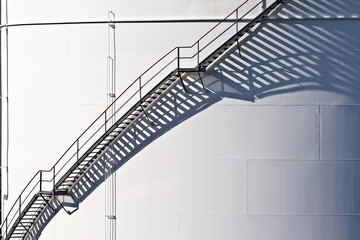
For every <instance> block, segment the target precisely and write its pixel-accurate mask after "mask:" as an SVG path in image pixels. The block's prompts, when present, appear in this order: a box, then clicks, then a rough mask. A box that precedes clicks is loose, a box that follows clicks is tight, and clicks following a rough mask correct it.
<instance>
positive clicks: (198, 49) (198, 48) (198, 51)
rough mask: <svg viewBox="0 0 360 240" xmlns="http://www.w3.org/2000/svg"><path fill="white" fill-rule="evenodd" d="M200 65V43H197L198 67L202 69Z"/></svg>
mask: <svg viewBox="0 0 360 240" xmlns="http://www.w3.org/2000/svg"><path fill="white" fill-rule="evenodd" d="M199 64H200V41H198V42H197V65H198V68H200V66H199Z"/></svg>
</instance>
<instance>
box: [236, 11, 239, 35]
mask: <svg viewBox="0 0 360 240" xmlns="http://www.w3.org/2000/svg"><path fill="white" fill-rule="evenodd" d="M238 32H239V9H238V8H237V9H236V33H238Z"/></svg>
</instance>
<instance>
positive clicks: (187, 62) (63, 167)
mask: <svg viewBox="0 0 360 240" xmlns="http://www.w3.org/2000/svg"><path fill="white" fill-rule="evenodd" d="M250 2H253V4H250ZM262 2H263V1H262V0H261V1H257V2H255V3H254V1H250V0H246V1H244V2H243V3H242V4H241V5H240V6H239V7H237V8H236V9H235V10H234V11H232V12H231V13H230V14H229V15H228V16H226V17H225V18H224V19H223V20H222V21H220V22H219V23H217V24H216V25H215V26H214V27H213V28H211V29H210V30H209V31H208V32H206V33H205V34H204V35H203V36H201V37H200V38H199V39H198V40H197V41H196V42H195V43H194V44H192V45H189V46H178V47H175V48H173V49H171V50H170V51H169V52H167V53H166V54H165V55H164V56H162V57H161V58H160V59H159V60H158V61H156V62H155V63H154V64H153V65H151V66H150V67H149V68H148V69H146V70H145V71H144V72H143V73H142V74H141V75H140V76H139V77H138V78H136V79H135V80H134V81H133V82H132V83H131V84H130V85H129V86H128V87H127V88H126V89H125V90H124V91H123V92H122V93H121V94H120V95H119V96H118V97H117V98H116V99H115V101H114V102H113V103H112V104H111V105H110V106H109V107H107V108H106V109H105V111H103V112H102V113H101V114H100V115H99V116H98V117H97V118H96V119H95V121H94V122H93V123H91V124H90V126H89V127H87V128H86V129H85V131H84V132H83V133H82V134H81V135H80V136H79V137H78V138H77V139H76V140H75V141H74V142H73V143H72V144H71V145H70V147H69V148H68V149H67V150H66V151H65V153H64V154H63V155H62V156H61V157H60V158H59V160H57V161H56V163H55V164H54V166H53V167H52V168H51V169H50V170H39V171H38V172H37V173H36V174H35V176H34V177H33V178H32V179H31V180H30V181H29V182H28V183H27V185H26V186H25V188H24V190H23V191H22V192H21V193H20V195H19V197H18V198H17V199H16V201H15V203H14V205H13V206H12V207H11V208H10V210H9V212H8V214H7V216H6V218H5V220H4V221H3V223H2V225H1V235H2V238H4V239H6V238H7V237H8V233H9V229H10V228H11V227H12V225H13V224H14V223H15V222H16V220H17V219H18V218H20V217H21V215H22V214H23V210H24V206H25V207H26V206H27V205H28V204H29V203H30V201H31V198H32V197H33V196H35V194H37V193H39V192H48V193H55V191H56V189H55V185H56V183H57V182H58V181H59V180H60V178H61V177H62V176H63V175H64V174H65V173H66V172H67V170H69V169H70V167H71V166H72V165H73V164H75V163H76V162H77V160H79V157H80V156H82V155H83V154H84V153H85V152H86V150H87V149H89V147H91V146H92V144H94V143H95V142H96V140H97V139H98V138H99V137H100V136H102V135H103V134H104V132H106V124H107V121H108V119H111V117H115V118H116V119H120V117H121V116H122V115H123V114H124V113H126V112H127V111H128V110H129V109H131V107H132V106H133V105H134V104H136V103H137V102H138V101H139V99H140V100H141V97H142V96H143V95H144V94H143V93H147V92H149V91H150V90H151V89H153V87H154V86H156V85H157V84H158V83H159V82H160V81H161V80H163V79H164V78H165V77H166V76H167V75H168V73H169V72H172V71H174V70H176V69H184V68H188V67H190V66H192V68H193V66H196V67H195V68H194V69H197V70H199V69H200V68H201V66H200V63H201V62H202V61H203V60H204V59H205V58H206V57H207V56H209V54H211V53H212V52H213V51H215V50H216V49H218V48H219V46H221V44H223V43H224V42H225V41H226V40H228V39H229V37H232V36H233V35H234V34H236V33H237V32H238V31H239V27H240V26H239V25H240V24H244V23H241V22H240V20H242V19H244V18H245V17H246V16H249V15H250V14H252V13H254V12H256V13H257V12H262V9H261V6H260V5H261V3H262ZM240 8H241V11H242V12H243V14H242V15H241V16H239V15H240ZM256 13H254V14H256ZM254 16H257V14H256V15H254ZM250 17H252V16H250ZM155 79H159V81H155ZM115 106H116V107H115ZM113 107H115V109H116V111H115V113H114V115H112V116H109V109H110V108H113Z"/></svg>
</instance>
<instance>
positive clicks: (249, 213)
mask: <svg viewBox="0 0 360 240" xmlns="http://www.w3.org/2000/svg"><path fill="white" fill-rule="evenodd" d="M240 3H241V2H238V1H234V0H231V1H221V0H218V1H205V0H202V1H197V0H187V1H184V0H171V1H168V0H167V1H165V0H162V1H157V2H156V3H154V2H151V1H145V0H137V1H130V2H128V1H122V0H121V1H101V2H100V1H85V0H82V1H80V0H79V1H67V2H64V1H45V0H44V1H28V0H27V1H25V0H17V1H15V0H13V1H9V3H8V4H9V6H8V11H9V16H8V21H9V24H12V23H24V22H57V21H74V20H79V21H82V20H84V21H88V20H106V19H107V11H108V10H112V11H113V12H115V14H116V18H117V19H119V20H122V19H125V20H128V19H136V20H138V19H211V18H213V19H220V18H222V17H224V16H226V15H227V14H228V13H229V12H231V11H232V10H233V9H235V8H236V7H237V6H238V5H240ZM270 3H271V1H269V2H266V4H265V5H267V6H269V5H270ZM2 4H3V5H4V3H2ZM159 6H162V7H159ZM359 17H360V2H359V1H357V0H345V1H341V0H332V1H330V0H328V1H325V0H324V1H316V0H292V1H289V0H288V1H285V3H284V4H283V5H282V6H281V7H280V8H279V9H277V10H276V12H274V13H273V14H272V15H271V16H270V17H269V19H267V20H265V21H264V22H262V23H261V24H260V25H259V26H258V27H257V28H256V29H254V30H253V32H251V33H250V34H249V35H248V36H246V37H244V38H242V39H241V41H240V46H241V47H240V49H241V54H239V50H238V47H237V45H234V46H233V47H232V48H230V49H229V50H228V51H227V52H226V53H225V55H224V56H222V57H221V59H219V60H218V61H217V62H216V63H215V64H213V65H212V66H211V67H210V68H209V69H208V70H207V72H206V74H205V75H203V76H202V80H203V82H204V85H205V87H206V89H207V91H204V90H203V88H202V86H201V85H200V81H199V78H198V76H197V75H188V76H187V77H186V79H185V84H186V86H187V89H188V90H187V93H184V91H183V90H182V85H181V84H180V82H179V84H177V85H175V86H173V88H172V89H170V90H169V93H168V94H167V97H166V98H163V99H161V101H159V103H158V105H157V106H158V111H157V112H156V113H155V114H154V116H153V119H152V120H153V121H154V122H155V126H157V127H158V129H160V130H159V131H157V132H155V133H152V134H150V136H148V137H147V138H146V139H145V140H143V139H142V140H140V139H141V137H140V135H141V131H140V130H138V131H139V132H136V131H135V130H134V132H133V138H132V139H131V141H134V143H136V142H137V141H144V144H143V145H142V146H143V147H142V148H141V149H140V150H141V151H140V150H139V151H138V152H137V153H136V154H135V155H134V156H133V157H132V158H131V159H130V160H129V161H128V162H127V163H126V164H125V165H123V166H122V167H121V168H119V169H118V170H117V182H116V188H117V216H116V217H117V220H116V224H117V239H127V240H138V239H156V240H163V239H164V240H172V239H174V240H175V239H176V240H192V239H194V240H195V239H196V240H198V239H204V240H209V239H214V240H215V239H216V240H220V239H221V240H222V239H247V240H248V239H249V240H250V239H254V240H255V239H256V240H257V239H267V240H288V239H293V240H313V239H314V240H315V239H316V240H357V239H358V238H359V236H360V215H359V214H360V161H359V160H360V124H359V123H360V94H359V92H360V71H359V69H360V28H359V23H360V22H359ZM2 21H3V22H4V21H5V19H4V16H3V19H2ZM213 25H214V23H213V22H201V23H200V22H189V23H186V22H185V23H184V22H182V23H146V24H145V23H143V24H140V23H139V24H130V23H128V24H117V25H116V39H117V42H116V49H117V57H118V59H117V71H118V72H117V76H118V79H117V88H118V92H121V91H123V90H124V89H125V88H126V87H127V86H128V85H129V83H131V82H132V81H133V80H134V79H135V78H136V77H137V76H139V75H140V74H141V73H142V72H143V71H144V70H145V69H146V68H147V67H148V66H150V65H151V64H153V63H154V62H155V61H156V60H157V59H158V58H159V57H161V56H162V55H163V54H165V53H166V52H168V50H170V49H171V48H173V47H174V46H176V45H187V44H192V43H193V42H194V41H196V40H197V39H198V38H199V37H200V36H201V35H202V34H204V33H205V32H206V31H207V30H209V29H210V28H211V27H212V26H213ZM8 31H9V40H8V43H9V44H8V52H9V55H8V58H9V64H8V69H9V70H8V77H9V103H10V104H9V119H10V124H9V127H10V129H9V130H10V131H9V133H10V136H9V190H10V191H9V200H8V201H5V212H7V211H8V209H9V207H11V205H12V204H13V202H14V201H15V199H16V197H17V196H18V195H19V193H20V192H21V190H22V188H23V187H24V186H25V184H26V183H27V181H28V180H29V179H30V178H31V177H32V176H33V175H34V173H35V172H36V171H37V170H38V169H48V168H50V167H51V166H52V165H53V164H54V163H55V161H56V160H57V159H58V158H59V156H61V154H62V153H63V152H64V151H65V150H66V148H67V146H69V145H70V144H71V143H72V142H73V140H74V139H76V137H78V135H79V134H80V133H81V132H82V131H83V130H84V129H85V128H86V127H87V126H88V125H89V124H90V123H91V122H92V121H93V120H94V119H95V118H96V117H97V116H98V115H99V113H101V111H103V110H104V109H105V107H106V55H107V26H106V25H101V24H99V25H58V26H33V27H13V28H11V27H10V28H9V30H8ZM2 37H3V38H4V35H3V36H2ZM2 47H3V49H4V45H3V46H2ZM2 59H3V60H4V59H5V56H2ZM3 64H5V63H3ZM5 66H6V65H3V69H6V68H5ZM5 73H6V72H3V73H2V76H3V79H4V76H6V75H5ZM141 121H146V119H140V120H139V122H138V123H137V125H138V126H140V127H141V126H142V125H141V124H142V122H141ZM138 129H139V128H138ZM3 135H4V134H3ZM3 138H4V136H3ZM117 154H120V153H117ZM5 176H6V175H5ZM3 188H4V186H3ZM104 215H105V190H104V186H103V184H102V185H100V186H99V187H98V188H97V189H96V190H95V191H94V192H93V193H92V194H91V195H90V196H89V197H87V198H86V199H85V200H84V201H83V202H82V203H81V204H80V206H79V210H78V211H76V212H75V213H74V214H72V215H71V216H69V215H67V214H66V213H65V212H64V211H60V212H59V213H58V214H57V215H56V216H55V217H54V218H53V219H52V221H50V223H49V224H48V225H47V227H46V228H45V229H44V231H43V232H42V235H41V236H40V238H39V239H103V238H104V236H105V232H104V231H105V216H104Z"/></svg>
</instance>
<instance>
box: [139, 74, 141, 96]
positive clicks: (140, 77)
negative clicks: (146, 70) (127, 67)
mask: <svg viewBox="0 0 360 240" xmlns="http://www.w3.org/2000/svg"><path fill="white" fill-rule="evenodd" d="M139 92H140V101H141V77H139Z"/></svg>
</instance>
